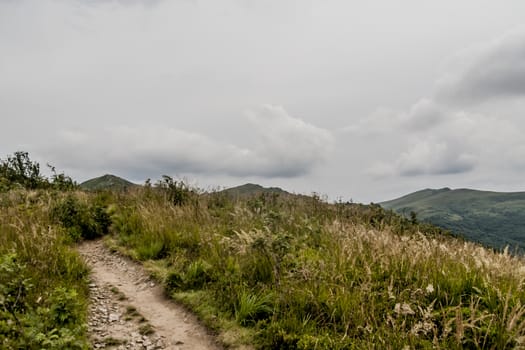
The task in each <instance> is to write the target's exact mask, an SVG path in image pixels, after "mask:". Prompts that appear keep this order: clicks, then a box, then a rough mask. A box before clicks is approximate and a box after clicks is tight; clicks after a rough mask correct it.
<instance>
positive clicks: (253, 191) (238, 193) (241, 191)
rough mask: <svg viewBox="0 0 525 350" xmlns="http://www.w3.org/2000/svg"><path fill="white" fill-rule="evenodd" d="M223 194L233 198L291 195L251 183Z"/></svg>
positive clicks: (228, 189)
mask: <svg viewBox="0 0 525 350" xmlns="http://www.w3.org/2000/svg"><path fill="white" fill-rule="evenodd" d="M221 192H222V193H225V194H228V195H231V196H232V197H251V196H254V195H259V194H263V193H277V194H290V193H288V192H286V191H285V190H283V189H281V188H279V187H263V186H261V185H257V184H251V183H247V184H244V185H241V186H237V187H231V188H227V189H225V190H223V191H221Z"/></svg>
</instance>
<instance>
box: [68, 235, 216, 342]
mask: <svg viewBox="0 0 525 350" xmlns="http://www.w3.org/2000/svg"><path fill="white" fill-rule="evenodd" d="M78 250H79V252H80V254H81V255H82V256H83V258H84V260H85V261H86V263H87V264H88V265H89V266H90V267H91V269H92V273H91V281H90V284H89V288H90V306H89V311H90V312H89V320H88V331H89V335H90V339H91V341H92V346H93V349H119V350H125V349H140V350H157V349H166V350H189V349H195V350H212V349H220V347H219V346H218V345H217V344H216V343H215V341H214V340H213V338H212V337H211V336H210V335H209V334H208V332H207V331H206V330H205V329H204V328H203V327H202V326H201V325H200V324H199V323H198V321H197V320H196V318H195V317H194V316H193V315H191V314H189V313H188V312H187V311H186V310H185V309H183V308H182V307H179V306H178V305H176V304H174V303H173V302H171V301H170V300H167V299H166V297H165V296H164V293H163V290H162V287H161V286H158V285H156V283H155V282H154V281H153V280H151V278H150V277H149V275H148V274H147V273H146V272H145V271H144V269H143V267H142V266H141V265H140V264H137V263H135V262H133V261H131V260H129V259H128V258H126V257H123V256H120V255H119V254H116V253H111V252H110V251H109V250H108V249H107V248H106V247H105V246H104V244H103V243H102V241H90V242H85V243H83V244H81V245H80V246H79V247H78Z"/></svg>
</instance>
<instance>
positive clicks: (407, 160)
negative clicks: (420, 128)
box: [397, 141, 476, 176]
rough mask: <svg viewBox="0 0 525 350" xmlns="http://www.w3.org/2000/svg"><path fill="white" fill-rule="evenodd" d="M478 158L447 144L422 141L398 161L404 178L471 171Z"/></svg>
mask: <svg viewBox="0 0 525 350" xmlns="http://www.w3.org/2000/svg"><path fill="white" fill-rule="evenodd" d="M475 165H476V157H475V156H474V155H472V154H469V153H464V151H463V150H462V149H461V148H459V149H455V148H454V147H452V146H451V145H450V144H449V143H447V142H431V141H421V142H419V143H417V144H415V145H413V146H412V147H411V148H410V149H409V150H408V151H406V152H403V153H402V154H401V156H400V157H399V159H398V161H397V168H398V170H399V174H400V175H402V176H417V175H448V174H459V173H465V172H468V171H471V170H472V169H473V168H474V166H475Z"/></svg>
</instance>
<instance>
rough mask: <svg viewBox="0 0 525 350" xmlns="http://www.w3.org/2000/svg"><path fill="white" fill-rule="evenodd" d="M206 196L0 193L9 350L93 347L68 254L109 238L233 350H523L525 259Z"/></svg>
mask: <svg viewBox="0 0 525 350" xmlns="http://www.w3.org/2000/svg"><path fill="white" fill-rule="evenodd" d="M15 187H16V186H15ZM199 193H200V191H198V190H195V189H192V188H190V187H189V186H187V185H186V184H185V183H184V182H180V181H175V180H173V179H171V178H170V177H167V176H165V177H163V180H161V181H159V182H158V183H157V184H155V185H151V184H147V185H146V186H142V187H138V188H134V189H132V190H131V191H127V192H118V191H115V192H103V193H98V194H96V195H95V194H93V193H85V192H82V191H78V190H75V189H73V190H70V191H58V190H54V189H52V188H49V187H48V186H47V185H46V186H44V188H41V189H35V190H27V189H23V188H22V189H21V188H15V189H9V190H7V191H4V192H2V193H1V194H0V205H1V207H2V211H1V214H0V232H1V235H0V237H1V238H0V257H1V259H2V260H0V344H2V346H3V347H4V348H7V349H9V348H14V349H16V348H28V349H38V348H44V349H61V348H85V347H86V340H85V334H84V327H83V325H84V322H85V314H86V302H85V301H86V298H85V296H86V293H87V288H86V283H87V282H86V277H87V271H86V269H85V267H83V265H82V263H81V262H80V261H79V260H78V257H77V255H76V254H75V253H74V251H72V250H71V244H72V243H73V242H74V241H77V240H80V239H90V238H96V237H99V236H102V235H105V240H106V243H107V244H108V245H109V246H110V247H111V248H112V249H114V250H118V251H120V252H122V253H124V254H128V255H129V256H131V257H132V258H134V259H137V260H139V261H142V262H143V263H144V265H145V266H146V267H147V268H148V269H149V271H151V273H152V274H153V275H154V276H155V277H156V278H157V279H158V280H159V281H160V282H161V283H162V284H163V285H164V287H165V289H166V293H167V294H168V295H169V296H171V297H172V298H173V299H175V300H177V301H179V302H181V303H184V304H185V305H186V306H187V307H188V308H190V309H192V310H193V311H194V312H196V313H197V314H198V315H199V317H200V318H201V319H202V321H203V322H204V323H205V324H206V325H208V326H209V327H210V328H211V329H213V330H214V331H215V332H216V333H217V335H218V337H219V340H220V341H221V342H222V343H223V344H224V345H225V346H226V347H228V348H241V347H242V346H243V344H248V345H251V346H254V347H255V348H258V349H434V348H436V349H465V348H467V349H515V348H523V347H525V305H523V302H522V300H525V284H524V283H523V281H524V280H525V262H524V261H523V260H522V259H521V258H519V257H516V256H512V255H509V254H507V253H506V252H503V253H495V252H492V251H490V250H486V249H484V248H482V247H481V246H479V245H476V244H473V243H468V242H464V241H459V240H456V239H454V238H452V237H450V236H446V235H443V232H442V230H440V229H438V228H436V227H433V226H430V225H426V224H417V223H416V222H415V221H410V220H409V219H406V218H403V217H401V216H399V215H397V214H394V213H393V212H388V211H385V210H384V209H382V208H380V207H379V206H377V205H370V206H366V205H360V204H351V203H336V204H328V203H325V202H323V201H322V200H320V199H319V197H317V196H312V197H304V196H303V197H300V196H282V195H281V194H279V193H261V194H258V195H254V196H251V197H246V198H244V197H243V198H232V197H231V196H229V195H227V194H225V193H221V192H218V193H211V194H204V195H203V194H199ZM36 286H38V287H36ZM60 342H62V343H60Z"/></svg>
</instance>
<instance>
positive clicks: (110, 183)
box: [80, 174, 138, 191]
mask: <svg viewBox="0 0 525 350" xmlns="http://www.w3.org/2000/svg"><path fill="white" fill-rule="evenodd" d="M135 186H138V185H136V184H134V183H132V182H130V181H128V180H125V179H123V178H121V177H118V176H115V175H110V174H106V175H103V176H100V177H96V178H94V179H90V180H87V181H84V182H82V183H81V184H80V188H82V189H83V190H88V191H99V190H117V191H125V190H127V189H130V188H133V187H135Z"/></svg>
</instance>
